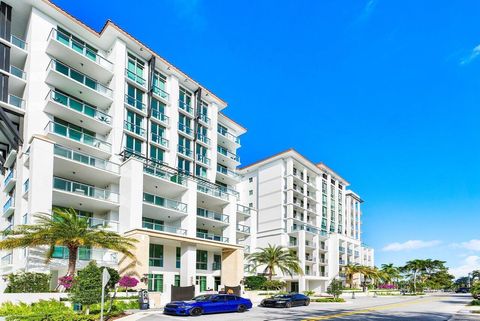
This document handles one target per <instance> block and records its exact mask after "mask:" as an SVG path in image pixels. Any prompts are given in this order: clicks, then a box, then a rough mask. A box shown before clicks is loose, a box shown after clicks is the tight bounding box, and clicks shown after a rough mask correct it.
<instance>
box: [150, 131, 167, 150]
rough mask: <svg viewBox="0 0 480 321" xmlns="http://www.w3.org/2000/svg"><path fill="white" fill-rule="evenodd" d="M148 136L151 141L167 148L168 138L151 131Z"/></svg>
mask: <svg viewBox="0 0 480 321" xmlns="http://www.w3.org/2000/svg"><path fill="white" fill-rule="evenodd" d="M150 136H151V139H152V141H153V142H155V143H157V144H159V145H162V146H165V147H167V148H168V140H167V139H165V138H163V136H161V135H158V134H155V133H153V132H152V133H151V135H150Z"/></svg>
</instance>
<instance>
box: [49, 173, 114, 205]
mask: <svg viewBox="0 0 480 321" xmlns="http://www.w3.org/2000/svg"><path fill="white" fill-rule="evenodd" d="M53 191H54V193H53V203H54V204H56V205H58V206H63V207H72V205H73V204H79V203H81V204H82V205H83V208H82V209H84V210H94V209H95V210H104V211H108V210H114V209H117V208H118V194H117V193H114V192H112V191H110V190H107V189H102V188H98V187H94V186H92V185H87V184H83V183H79V182H75V181H72V180H68V179H64V178H60V177H53Z"/></svg>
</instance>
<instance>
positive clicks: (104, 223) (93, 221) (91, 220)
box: [79, 215, 119, 232]
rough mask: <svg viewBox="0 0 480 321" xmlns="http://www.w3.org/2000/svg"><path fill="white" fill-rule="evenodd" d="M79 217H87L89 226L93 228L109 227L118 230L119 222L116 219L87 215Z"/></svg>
mask: <svg viewBox="0 0 480 321" xmlns="http://www.w3.org/2000/svg"><path fill="white" fill-rule="evenodd" d="M79 217H82V218H85V219H86V220H87V222H88V226H90V227H91V228H102V229H109V230H113V231H117V232H118V226H119V223H118V222H116V221H111V220H104V219H102V218H96V217H85V216H81V215H79Z"/></svg>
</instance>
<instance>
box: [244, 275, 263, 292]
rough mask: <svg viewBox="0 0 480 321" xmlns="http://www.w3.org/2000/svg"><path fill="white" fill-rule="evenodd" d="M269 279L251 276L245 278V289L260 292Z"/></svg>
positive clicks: (261, 276)
mask: <svg viewBox="0 0 480 321" xmlns="http://www.w3.org/2000/svg"><path fill="white" fill-rule="evenodd" d="M265 281H267V278H266V277H264V276H263V275H251V276H247V277H245V287H246V288H247V289H250V290H260V289H261V288H262V287H263V284H264V283H265Z"/></svg>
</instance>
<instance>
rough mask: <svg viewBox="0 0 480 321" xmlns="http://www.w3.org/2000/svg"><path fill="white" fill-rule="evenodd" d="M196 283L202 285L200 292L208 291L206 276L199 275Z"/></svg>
mask: <svg viewBox="0 0 480 321" xmlns="http://www.w3.org/2000/svg"><path fill="white" fill-rule="evenodd" d="M196 284H197V285H200V292H205V291H207V277H206V276H200V275H197V277H196Z"/></svg>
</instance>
